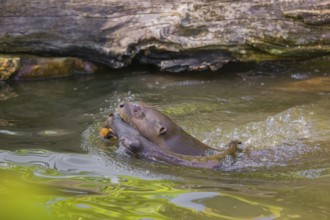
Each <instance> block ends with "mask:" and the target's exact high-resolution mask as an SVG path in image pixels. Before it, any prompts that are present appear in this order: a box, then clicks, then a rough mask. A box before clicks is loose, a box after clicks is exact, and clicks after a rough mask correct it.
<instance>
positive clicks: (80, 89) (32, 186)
mask: <svg viewBox="0 0 330 220" xmlns="http://www.w3.org/2000/svg"><path fill="white" fill-rule="evenodd" d="M312 64H313V63H312ZM312 64H306V65H304V67H303V68H302V67H300V65H297V64H293V65H290V64H276V65H265V66H262V65H259V66H257V67H242V68H230V67H228V68H227V69H224V70H222V71H221V72H218V73H213V74H210V73H198V74H165V73H159V72H157V71H154V70H146V69H134V70H132V69H131V70H125V71H107V73H106V74H100V75H97V76H94V77H82V76H77V77H72V78H69V79H58V80H50V81H39V82H17V83H15V82H9V83H6V84H4V83H2V84H0V177H1V178H0V194H1V196H0V207H1V208H0V210H1V211H0V218H1V219H329V218H330V209H329V207H330V199H329V198H330V159H329V158H330V144H329V141H330V112H329V109H330V77H329V76H330V73H329V72H328V69H329V68H328V67H329V66H325V67H324V66H323V68H322V67H319V66H317V65H314V64H313V65H312ZM121 100H128V101H134V100H139V101H144V102H148V103H150V104H152V105H154V106H157V108H159V109H161V110H162V111H163V112H165V113H167V114H168V115H169V116H170V117H171V118H173V120H174V121H176V122H177V123H178V124H179V125H181V126H182V127H183V128H184V129H185V130H187V131H188V132H189V133H191V134H192V135H194V136H195V137H197V138H198V139H200V140H202V141H203V142H205V143H207V144H209V145H211V146H214V147H217V148H219V149H223V148H224V146H225V144H226V143H228V142H229V141H230V140H233V139H239V140H241V141H242V142H243V143H244V144H245V151H244V153H242V154H241V155H239V157H238V158H237V161H236V162H235V163H233V161H224V162H223V164H222V167H221V169H219V170H204V169H193V168H189V167H180V166H175V165H168V164H163V163H156V162H148V161H144V160H141V159H137V158H128V157H126V156H124V155H122V154H121V153H120V152H118V151H117V146H116V143H115V142H111V141H110V142H107V141H104V140H101V139H100V138H99V137H98V131H99V128H100V127H101V126H102V125H103V122H104V120H105V117H106V115H107V114H109V113H110V112H113V111H114V110H115V108H116V106H117V104H118V103H119V102H120V101H121ZM17 210H20V211H19V212H18V211H17Z"/></svg>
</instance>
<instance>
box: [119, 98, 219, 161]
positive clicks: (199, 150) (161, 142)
mask: <svg viewBox="0 0 330 220" xmlns="http://www.w3.org/2000/svg"><path fill="white" fill-rule="evenodd" d="M118 112H119V115H120V117H121V118H122V119H123V120H124V121H126V122H127V123H129V124H131V125H132V126H133V127H135V128H136V129H137V130H138V131H139V132H140V134H141V135H142V136H144V137H145V138H147V139H148V140H150V141H151V142H152V143H154V144H156V145H157V146H159V147H161V148H164V149H167V150H169V151H172V152H174V153H178V154H185V155H195V156H201V155H205V153H206V152H208V151H212V150H215V149H213V148H211V147H209V146H207V145H206V144H204V143H202V142H201V141H199V140H197V139H196V138H194V137H192V136H191V135H190V134H188V133H187V132H185V131H184V130H183V129H182V128H181V127H180V126H178V125H177V124H176V123H174V122H173V121H172V120H171V119H170V118H169V117H168V116H166V115H165V114H163V113H162V112H160V111H158V110H157V109H155V108H154V107H152V106H148V105H146V104H145V103H143V102H121V103H120V104H119V107H118Z"/></svg>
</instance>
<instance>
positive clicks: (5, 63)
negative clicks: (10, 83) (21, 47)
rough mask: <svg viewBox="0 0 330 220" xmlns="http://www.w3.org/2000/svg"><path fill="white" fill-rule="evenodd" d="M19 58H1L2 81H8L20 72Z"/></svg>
mask: <svg viewBox="0 0 330 220" xmlns="http://www.w3.org/2000/svg"><path fill="white" fill-rule="evenodd" d="M20 60H21V59H20V58H19V57H0V80H6V79H8V78H9V77H10V76H12V75H13V74H14V73H16V71H17V70H18V68H19V66H20Z"/></svg>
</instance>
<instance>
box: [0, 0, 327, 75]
mask: <svg viewBox="0 0 330 220" xmlns="http://www.w3.org/2000/svg"><path fill="white" fill-rule="evenodd" d="M0 6H1V10H0V26H1V28H0V53H2V54H7V55H8V54H22V53H24V54H33V55H40V56H70V57H72V56H73V57H79V58H83V59H87V60H89V61H93V62H97V63H102V64H106V65H108V66H110V67H112V68H122V67H126V66H128V65H130V64H131V63H132V62H133V61H134V60H135V61H138V62H140V63H144V64H153V65H156V66H158V67H159V68H160V69H162V70H166V71H173V72H180V71H187V70H218V69H219V68H221V67H222V66H223V65H224V64H226V63H228V62H230V61H242V62H245V61H265V60H283V59H285V60H295V59H299V58H305V57H316V56H324V55H329V53H330V1H328V0H277V1H274V0H236V1H234V0H231V1H230V0H227V1H215V0H198V1H196V0H176V1H160V0H153V1H151V0H148V1H147V0H144V1H140V0H120V1H119V0H56V1H53V0H17V1H13V0H0Z"/></svg>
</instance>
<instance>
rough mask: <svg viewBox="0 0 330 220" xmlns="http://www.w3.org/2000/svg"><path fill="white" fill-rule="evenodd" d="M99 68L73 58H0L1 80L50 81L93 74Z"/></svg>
mask: <svg viewBox="0 0 330 220" xmlns="http://www.w3.org/2000/svg"><path fill="white" fill-rule="evenodd" d="M96 71H97V66H96V65H94V64H93V63H91V62H89V61H85V60H82V59H78V58H72V57H60V58H59V57H37V56H21V57H2V58H1V57H0V79H1V80H6V79H9V78H14V79H16V80H33V79H49V78H58V77H67V76H71V75H72V74H93V73H95V72H96Z"/></svg>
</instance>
